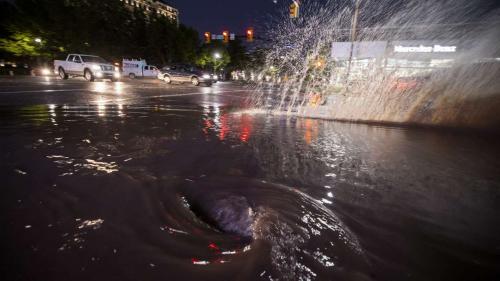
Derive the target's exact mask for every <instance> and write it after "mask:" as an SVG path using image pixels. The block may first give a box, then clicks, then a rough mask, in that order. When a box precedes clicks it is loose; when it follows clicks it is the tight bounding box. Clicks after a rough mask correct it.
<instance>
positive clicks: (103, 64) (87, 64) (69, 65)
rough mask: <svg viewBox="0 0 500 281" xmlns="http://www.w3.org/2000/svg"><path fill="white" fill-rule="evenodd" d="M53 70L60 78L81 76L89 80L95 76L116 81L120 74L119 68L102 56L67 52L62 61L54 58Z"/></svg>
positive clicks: (92, 79)
mask: <svg viewBox="0 0 500 281" xmlns="http://www.w3.org/2000/svg"><path fill="white" fill-rule="evenodd" d="M54 71H55V73H57V74H58V75H59V77H61V79H65V80H66V79H68V78H69V77H70V76H72V77H74V76H82V77H84V78H85V79H86V80H87V81H91V82H92V81H94V80H95V79H96V78H97V79H111V81H118V80H119V79H120V76H121V74H120V69H119V68H118V67H115V66H113V65H112V64H111V63H109V62H107V61H106V60H104V59H103V58H101V57H98V56H91V55H82V54H69V55H68V56H67V57H66V60H64V61H62V60H55V61H54Z"/></svg>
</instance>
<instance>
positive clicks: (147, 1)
mask: <svg viewBox="0 0 500 281" xmlns="http://www.w3.org/2000/svg"><path fill="white" fill-rule="evenodd" d="M120 1H122V2H124V3H125V5H128V7H130V8H131V9H133V8H138V9H143V10H144V11H145V12H146V13H149V14H152V13H155V14H157V15H160V16H164V17H167V18H168V19H170V20H171V21H173V22H175V23H177V24H179V10H177V9H176V8H174V7H172V6H170V5H168V4H166V3H164V2H163V1H161V0H156V1H155V0H120Z"/></svg>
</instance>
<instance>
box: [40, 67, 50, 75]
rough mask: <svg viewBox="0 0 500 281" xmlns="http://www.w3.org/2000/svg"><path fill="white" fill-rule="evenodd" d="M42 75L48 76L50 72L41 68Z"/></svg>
mask: <svg viewBox="0 0 500 281" xmlns="http://www.w3.org/2000/svg"><path fill="white" fill-rule="evenodd" d="M41 73H42V75H50V70H49V69H48V68H42V71H41Z"/></svg>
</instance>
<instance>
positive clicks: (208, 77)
mask: <svg viewBox="0 0 500 281" xmlns="http://www.w3.org/2000/svg"><path fill="white" fill-rule="evenodd" d="M202 77H203V79H210V74H203V76H202Z"/></svg>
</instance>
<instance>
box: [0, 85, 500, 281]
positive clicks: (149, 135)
mask: <svg viewBox="0 0 500 281" xmlns="http://www.w3.org/2000/svg"><path fill="white" fill-rule="evenodd" d="M2 83H3V84H2V85H3V86H1V85H0V88H1V89H2V90H1V91H0V116H1V117H0V118H1V119H0V147H1V150H0V157H1V162H0V163H1V172H0V174H1V179H2V181H3V184H2V187H3V189H2V190H3V191H2V196H0V198H1V199H0V200H1V205H0V206H1V209H2V212H1V214H2V215H1V225H2V231H1V241H2V255H3V258H2V260H4V262H3V263H2V265H1V268H0V270H1V272H2V276H4V278H2V279H3V280H160V279H168V280H496V279H497V278H498V277H500V268H499V266H498V265H499V264H500V235H499V234H500V216H499V214H500V197H499V195H500V149H499V147H498V145H497V144H498V138H497V137H495V136H489V135H478V134H471V135H469V134H467V133H463V132H460V133H457V132H442V131H437V130H427V129H414V128H391V127H378V126H368V125H359V124H348V123H337V122H332V121H321V120H314V119H305V118H286V117H279V116H270V115H265V114H260V115H259V114H256V115H252V114H247V113H242V112H241V110H242V105H243V103H244V100H245V99H246V97H247V95H248V94H249V92H248V91H247V90H245V89H244V88H243V87H240V86H237V85H233V84H229V83H218V84H217V85H214V86H213V87H212V88H208V87H202V88H195V87H191V86H179V85H173V86H165V85H157V84H154V83H152V84H147V83H145V84H142V85H135V86H134V85H131V84H130V83H119V84H112V83H102V82H101V83H99V82H98V83H84V82H80V81H76V82H75V81H73V82H71V83H69V82H67V84H63V82H61V81H39V82H37V83H32V84H29V85H28V86H26V87H25V88H20V87H18V86H17V85H18V84H17V82H12V84H9V83H10V82H9V83H7V82H2Z"/></svg>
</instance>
